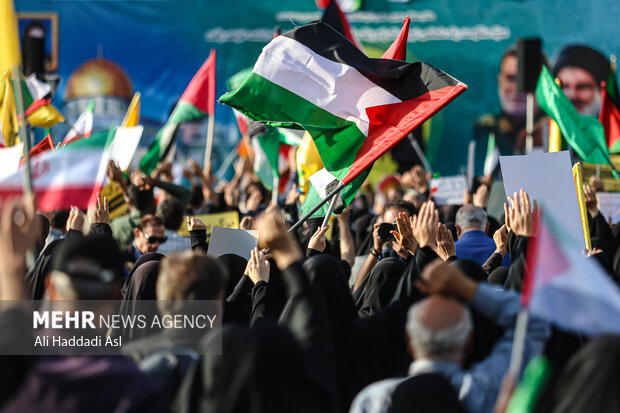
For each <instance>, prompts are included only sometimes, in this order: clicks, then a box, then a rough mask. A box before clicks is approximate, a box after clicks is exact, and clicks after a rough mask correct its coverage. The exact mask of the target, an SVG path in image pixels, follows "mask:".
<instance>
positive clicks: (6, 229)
mask: <svg viewBox="0 0 620 413" xmlns="http://www.w3.org/2000/svg"><path fill="white" fill-rule="evenodd" d="M40 231H41V229H40V227H39V220H37V219H35V200H34V197H33V196H31V195H26V196H25V197H24V198H23V199H22V198H10V199H8V200H6V201H4V202H3V203H2V202H0V257H2V265H0V300H22V299H26V298H27V296H26V289H25V286H24V280H25V274H26V253H27V252H28V250H30V249H31V248H32V247H33V246H34V244H35V242H36V240H37V238H38V237H39V234H40V233H41V232H40ZM5 304H6V303H5Z"/></svg>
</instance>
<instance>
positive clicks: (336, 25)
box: [321, 0, 364, 50]
mask: <svg viewBox="0 0 620 413" xmlns="http://www.w3.org/2000/svg"><path fill="white" fill-rule="evenodd" d="M321 21H322V22H323V23H325V24H328V25H330V26H331V27H332V29H334V30H336V31H337V32H338V33H340V34H341V35H343V36H344V37H346V38H347V39H349V41H350V42H351V43H353V44H354V45H355V46H357V48H358V49H360V50H364V48H363V47H362V45H361V43H360V42H358V41H357V39H356V38H355V36H354V35H353V31H352V30H351V25H350V24H349V21H348V20H347V16H346V15H345V14H344V13H343V12H342V10H341V9H340V6H338V2H337V1H336V0H329V3H328V4H327V7H325V11H324V12H323V17H322V18H321Z"/></svg>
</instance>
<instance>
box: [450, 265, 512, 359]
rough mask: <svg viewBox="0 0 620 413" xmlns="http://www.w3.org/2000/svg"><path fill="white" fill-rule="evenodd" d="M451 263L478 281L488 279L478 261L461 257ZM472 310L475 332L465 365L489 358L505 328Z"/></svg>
mask: <svg viewBox="0 0 620 413" xmlns="http://www.w3.org/2000/svg"><path fill="white" fill-rule="evenodd" d="M451 265H453V266H455V267H456V268H458V269H459V270H461V272H463V274H465V275H466V276H467V277H469V278H470V279H472V280H474V281H476V282H485V281H486V280H487V273H486V272H485V271H484V270H483V269H482V267H481V266H480V264H478V263H477V262H476V261H473V260H469V259H460V260H456V261H454V262H453V263H452V264H451ZM470 310H471V315H472V321H473V324H474V332H473V337H472V349H471V351H470V352H469V353H468V354H467V357H466V358H465V361H464V362H463V365H464V366H465V367H468V366H471V365H472V364H474V363H477V362H479V361H482V360H484V359H485V358H487V356H488V355H489V354H491V350H492V349H493V346H494V345H495V343H496V342H497V340H499V338H500V337H501V336H502V335H503V333H504V330H503V329H502V328H501V327H499V326H498V325H497V324H495V323H494V322H493V321H492V320H490V319H489V318H487V317H486V316H484V315H483V314H481V313H479V312H478V311H476V310H475V309H474V308H471V307H470Z"/></svg>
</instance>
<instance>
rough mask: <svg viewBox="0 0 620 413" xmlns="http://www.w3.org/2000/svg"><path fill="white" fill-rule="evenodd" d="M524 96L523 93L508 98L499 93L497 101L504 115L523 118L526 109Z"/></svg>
mask: <svg viewBox="0 0 620 413" xmlns="http://www.w3.org/2000/svg"><path fill="white" fill-rule="evenodd" d="M525 96H526V95H525V94H524V93H513V94H512V95H511V96H508V95H507V94H505V93H502V92H501V91H500V93H499V101H500V103H501V105H502V110H503V111H504V113H505V114H507V115H509V116H512V117H515V118H523V117H525V113H526V107H527V104H526V100H525Z"/></svg>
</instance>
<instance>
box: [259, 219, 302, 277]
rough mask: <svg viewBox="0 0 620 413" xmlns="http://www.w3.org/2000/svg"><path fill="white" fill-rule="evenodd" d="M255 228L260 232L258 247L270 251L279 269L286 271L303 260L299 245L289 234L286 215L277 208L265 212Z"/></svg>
mask: <svg viewBox="0 0 620 413" xmlns="http://www.w3.org/2000/svg"><path fill="white" fill-rule="evenodd" d="M255 228H256V229H257V230H258V247H259V248H267V249H269V251H270V252H271V253H272V254H273V258H274V260H275V261H276V264H277V265H278V268H279V269H281V270H284V269H286V268H288V267H289V266H290V265H291V264H293V263H294V262H296V261H301V260H302V259H303V254H302V253H301V250H300V249H299V245H298V244H297V242H296V241H295V239H294V238H293V236H292V235H291V234H289V233H288V226H287V225H286V222H285V218H284V215H282V213H281V212H280V211H278V209H277V208H275V207H271V208H269V209H267V210H266V211H265V212H263V213H262V214H261V215H260V216H259V217H258V219H257V220H256V224H255Z"/></svg>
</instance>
